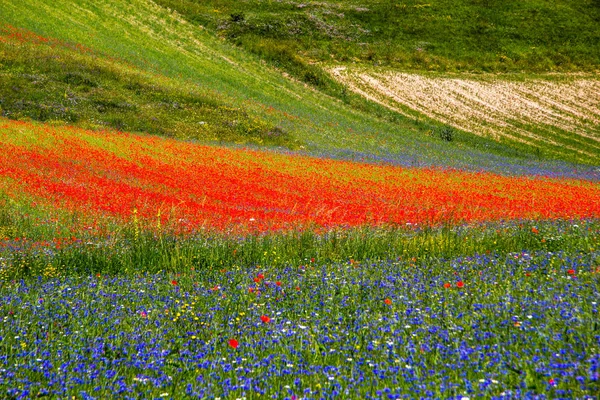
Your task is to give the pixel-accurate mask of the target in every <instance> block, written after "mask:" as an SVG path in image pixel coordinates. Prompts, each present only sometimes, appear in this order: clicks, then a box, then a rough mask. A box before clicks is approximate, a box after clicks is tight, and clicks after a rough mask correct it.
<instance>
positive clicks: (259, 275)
mask: <svg viewBox="0 0 600 400" xmlns="http://www.w3.org/2000/svg"><path fill="white" fill-rule="evenodd" d="M256 277H257V278H258V279H265V276H264V275H263V274H258V275H256Z"/></svg>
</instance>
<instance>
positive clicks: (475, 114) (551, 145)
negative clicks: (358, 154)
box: [331, 67, 600, 161]
mask: <svg viewBox="0 0 600 400" xmlns="http://www.w3.org/2000/svg"><path fill="white" fill-rule="evenodd" d="M331 73H332V74H333V76H334V77H335V78H336V79H337V80H339V81H341V82H342V83H344V84H345V85H346V86H347V87H348V88H349V89H351V90H353V91H355V92H357V93H359V94H361V95H363V96H365V97H367V98H369V99H371V100H373V101H376V102H378V103H380V104H383V105H385V106H386V107H389V108H392V109H394V110H396V111H398V112H400V113H402V114H405V115H408V116H415V115H416V114H415V112H416V113H420V114H423V115H426V116H428V117H430V118H432V119H435V120H438V121H441V122H443V123H445V124H448V125H452V126H454V127H456V128H459V129H462V130H465V131H468V132H472V133H474V134H476V135H481V136H486V137H491V138H494V139H497V140H498V139H500V138H506V139H508V140H512V141H517V142H521V143H526V144H529V145H531V146H535V147H541V148H544V149H545V150H548V151H550V152H553V153H556V154H561V153H562V154H567V153H569V154H571V155H575V156H576V157H577V158H578V159H582V160H585V159H587V160H588V161H592V160H597V159H599V158H600V80H598V79H594V78H592V77H585V76H570V77H569V79H553V80H548V79H529V80H525V81H514V80H506V79H504V80H503V79H501V78H498V77H494V78H493V79H492V78H489V77H485V78H483V79H482V78H477V79H468V78H462V77H460V78H455V77H450V78H448V77H427V76H423V75H418V74H409V73H400V72H389V71H384V72H381V71H365V70H351V69H348V68H346V67H338V68H333V69H332V70H331ZM590 157H591V158H590Z"/></svg>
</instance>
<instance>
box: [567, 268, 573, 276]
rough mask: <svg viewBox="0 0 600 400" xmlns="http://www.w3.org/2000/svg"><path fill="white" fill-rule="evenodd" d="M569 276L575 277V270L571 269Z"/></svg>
mask: <svg viewBox="0 0 600 400" xmlns="http://www.w3.org/2000/svg"><path fill="white" fill-rule="evenodd" d="M567 274H569V275H575V270H574V269H570V270H568V271H567Z"/></svg>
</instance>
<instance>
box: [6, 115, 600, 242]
mask: <svg viewBox="0 0 600 400" xmlns="http://www.w3.org/2000/svg"><path fill="white" fill-rule="evenodd" d="M0 129H2V137H0V142H1V143H2V146H3V148H4V149H5V151H4V152H2V154H0V179H1V181H0V182H4V185H5V190H6V192H7V193H8V194H9V195H12V196H16V197H18V196H21V195H23V194H27V195H28V196H31V197H32V198H33V199H35V200H36V201H39V202H41V203H46V204H50V205H51V206H52V207H53V208H59V209H61V208H62V209H66V210H70V211H77V212H79V213H83V214H88V215H92V216H94V215H105V216H110V217H114V218H117V219H119V220H121V221H129V220H131V218H132V217H135V218H141V219H142V220H146V221H148V222H149V223H150V221H152V223H157V224H159V225H165V224H169V225H171V226H173V225H174V226H177V227H178V228H177V229H178V230H179V231H181V230H183V231H195V230H198V229H200V228H204V229H206V230H218V231H232V230H233V231H240V230H242V231H255V232H256V231H258V232H264V231H269V230H281V229H290V228H305V227H309V226H315V227H321V228H332V227H344V226H346V227H353V226H361V225H365V224H368V225H383V224H392V225H405V224H426V225H430V226H431V225H438V224H441V223H463V222H483V221H498V220H503V219H533V218H538V219H556V218H590V217H598V216H599V215H600V187H599V186H598V185H597V184H596V183H590V182H586V181H577V180H564V179H563V180H558V179H532V178H528V177H505V176H500V175H494V174H491V173H467V172H460V171H444V170H436V169H406V168H400V167H391V166H376V165H369V164H357V163H350V162H342V161H331V160H324V159H315V158H309V157H302V156H289V155H283V154H272V153H267V152H264V151H252V150H234V149H226V148H218V147H208V146H201V145H194V144H188V143H182V142H177V141H174V140H168V139H160V138H156V137H150V136H147V137H139V136H135V135H130V134H116V133H114V132H92V131H86V130H82V129H77V128H53V127H48V126H43V125H37V124H31V123H25V122H13V121H7V120H5V121H2V125H1V126H0Z"/></svg>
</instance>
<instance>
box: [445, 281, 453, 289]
mask: <svg viewBox="0 0 600 400" xmlns="http://www.w3.org/2000/svg"><path fill="white" fill-rule="evenodd" d="M450 286H452V285H451V284H450V283H448V282H446V283H444V287H445V288H446V289H449V288H450Z"/></svg>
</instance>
